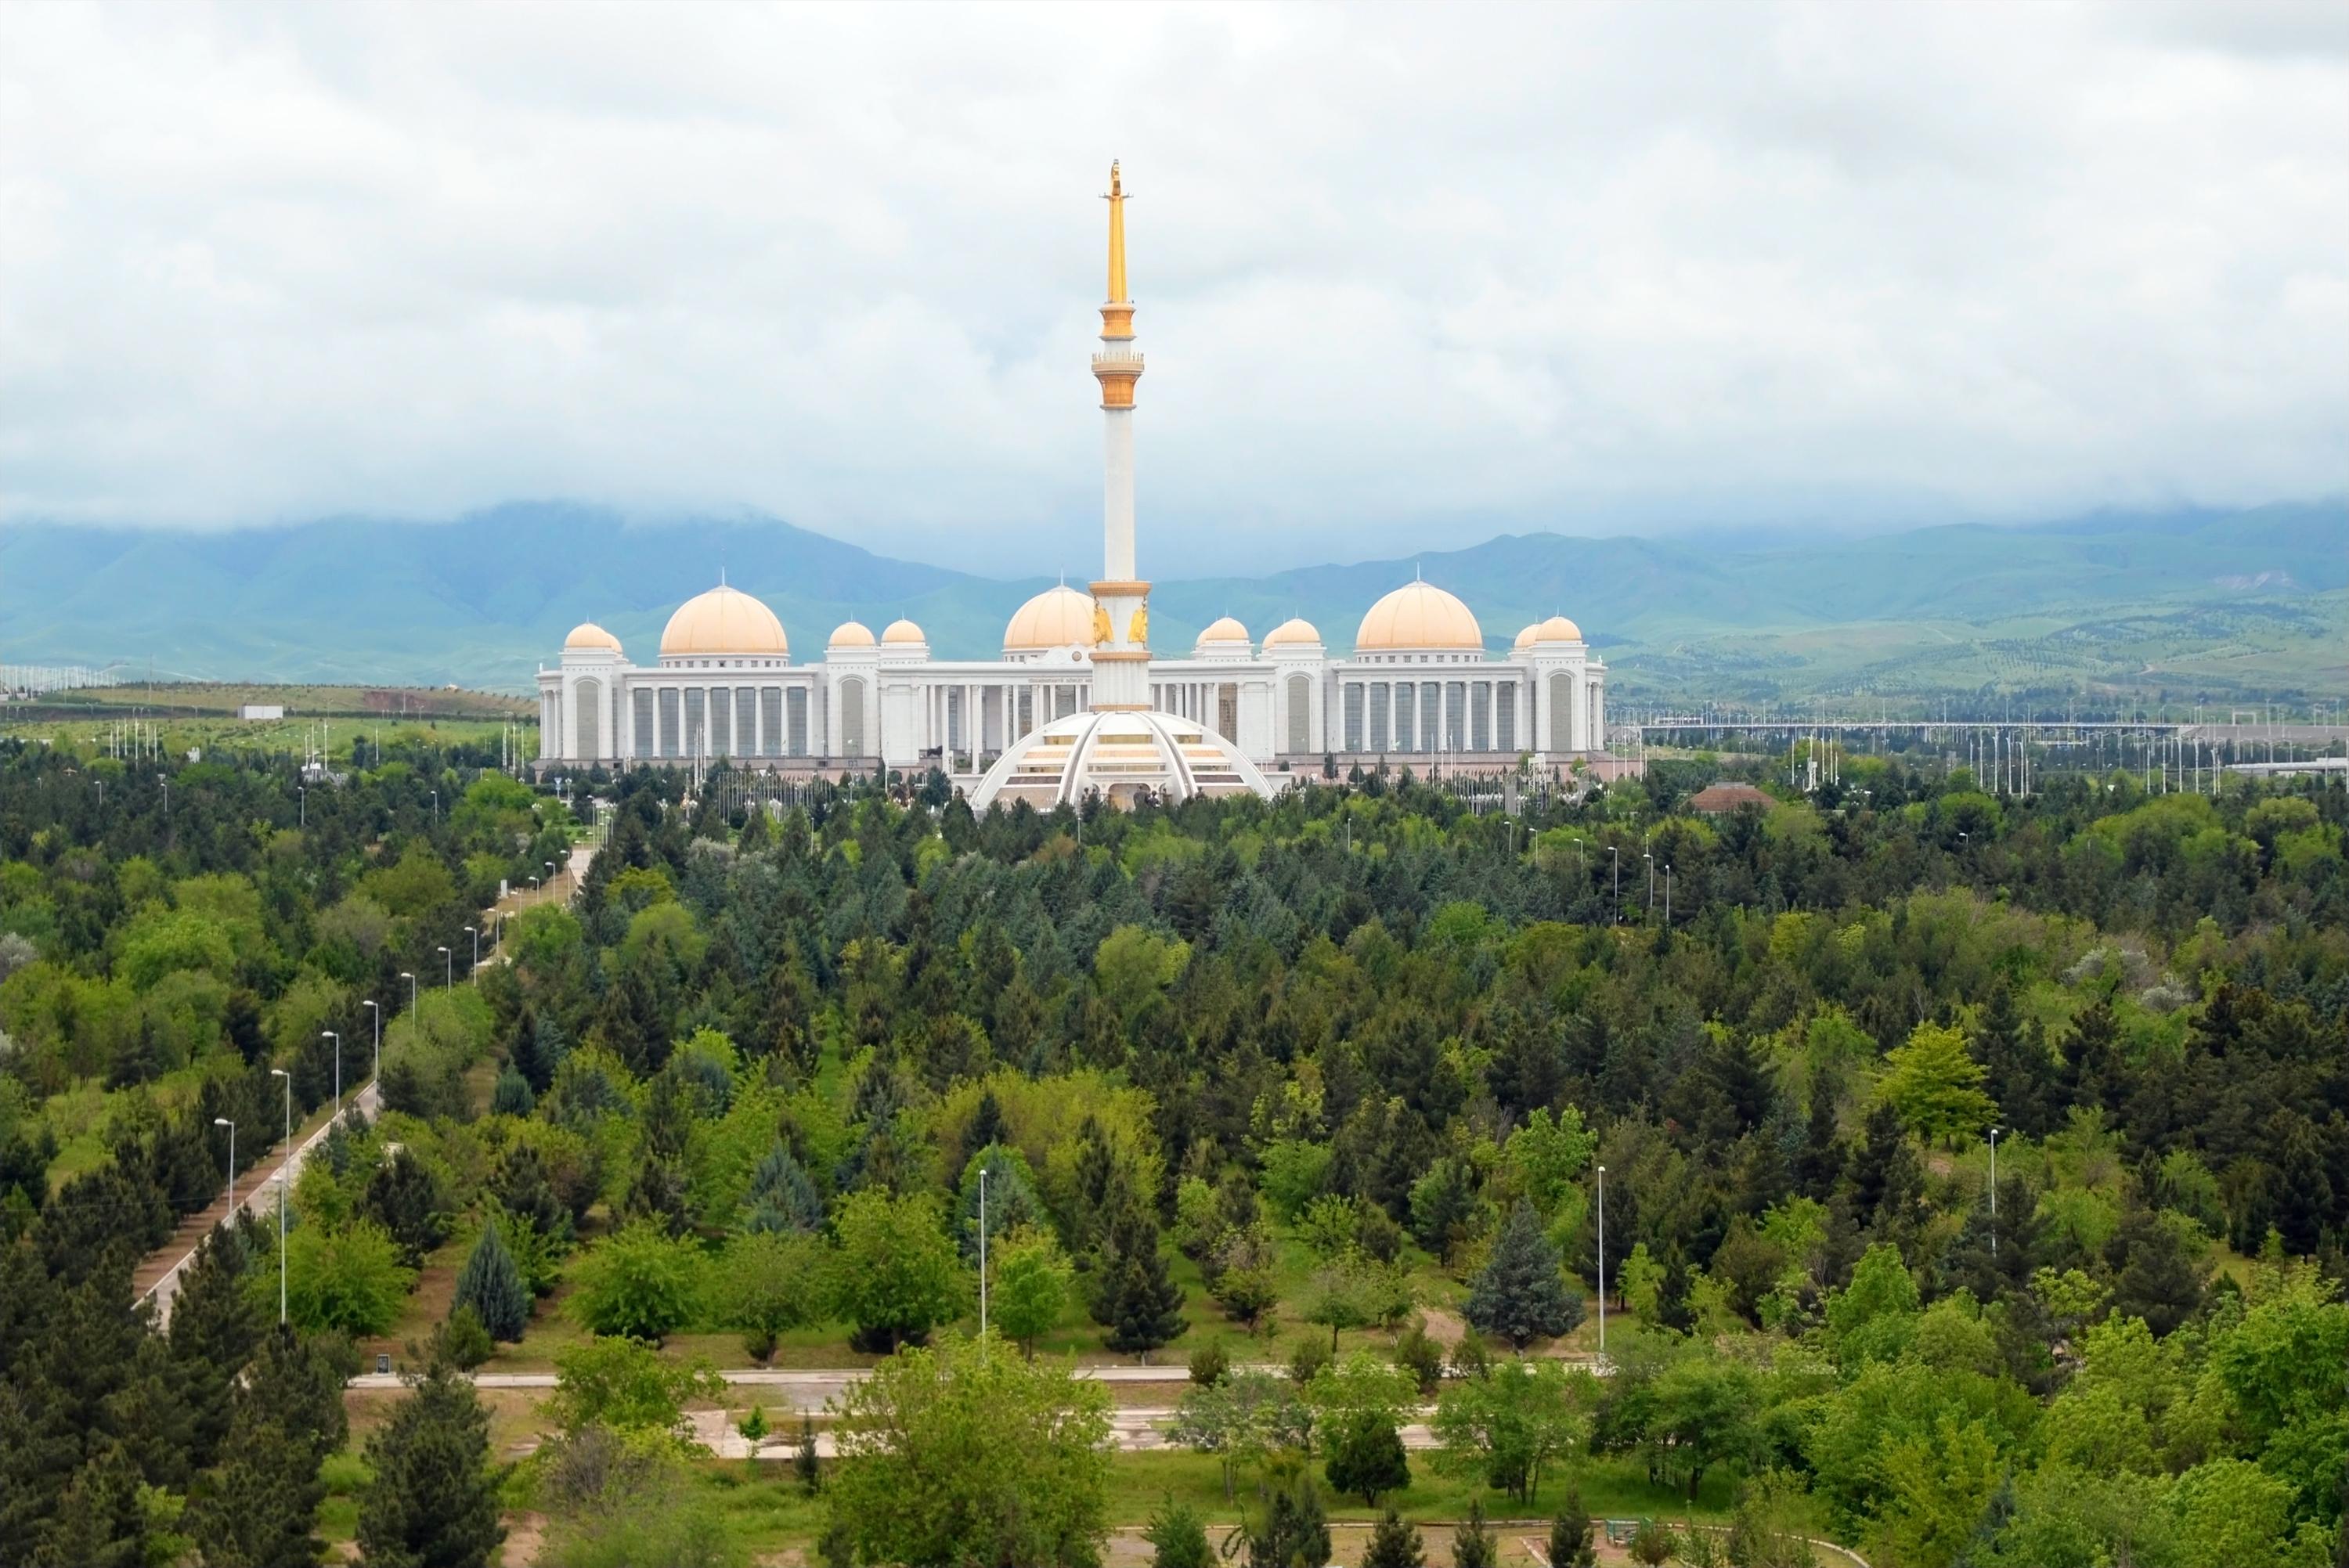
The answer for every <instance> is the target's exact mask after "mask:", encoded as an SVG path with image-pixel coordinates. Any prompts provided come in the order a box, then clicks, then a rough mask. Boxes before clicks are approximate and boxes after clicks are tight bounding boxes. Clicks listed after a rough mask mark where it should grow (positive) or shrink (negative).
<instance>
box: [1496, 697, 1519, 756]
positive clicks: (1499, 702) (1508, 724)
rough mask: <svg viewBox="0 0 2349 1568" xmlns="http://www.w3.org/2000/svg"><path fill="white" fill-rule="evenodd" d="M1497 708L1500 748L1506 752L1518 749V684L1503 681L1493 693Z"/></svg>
mask: <svg viewBox="0 0 2349 1568" xmlns="http://www.w3.org/2000/svg"><path fill="white" fill-rule="evenodd" d="M1493 696H1494V698H1495V707H1498V708H1499V710H1500V712H1499V716H1498V717H1497V718H1495V721H1494V722H1495V724H1496V725H1497V726H1498V727H1499V728H1500V732H1501V737H1500V747H1501V749H1502V750H1504V751H1515V750H1516V748H1517V683H1516V682H1515V681H1503V682H1502V683H1501V684H1500V686H1499V688H1498V689H1497V690H1495V692H1494V693H1493Z"/></svg>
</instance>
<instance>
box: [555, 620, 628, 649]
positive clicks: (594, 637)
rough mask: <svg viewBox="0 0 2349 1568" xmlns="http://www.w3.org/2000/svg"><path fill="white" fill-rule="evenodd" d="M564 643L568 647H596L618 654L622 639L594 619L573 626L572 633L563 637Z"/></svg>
mask: <svg viewBox="0 0 2349 1568" xmlns="http://www.w3.org/2000/svg"><path fill="white" fill-rule="evenodd" d="M563 645H564V647H566V648H596V649H601V650H603V651H605V652H607V653H614V654H616V653H618V652H619V651H620V639H619V638H617V637H616V636H614V635H612V634H611V633H609V632H607V631H605V630H604V628H603V627H601V626H599V625H597V624H595V622H593V621H582V622H580V623H579V624H577V625H575V626H574V627H572V628H571V634H570V635H569V636H567V637H565V638H564V639H563Z"/></svg>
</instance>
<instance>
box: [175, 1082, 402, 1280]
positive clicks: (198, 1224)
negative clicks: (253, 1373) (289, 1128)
mask: <svg viewBox="0 0 2349 1568" xmlns="http://www.w3.org/2000/svg"><path fill="white" fill-rule="evenodd" d="M377 1105H378V1096H377V1094H376V1087H375V1084H374V1082H373V1081H372V1080H370V1081H369V1082H368V1083H367V1084H366V1085H365V1086H364V1087H363V1088H360V1089H359V1090H358V1091H357V1093H355V1094H353V1095H351V1096H350V1097H349V1099H347V1100H345V1101H344V1104H343V1116H344V1118H345V1119H348V1118H349V1116H350V1114H351V1113H352V1112H353V1111H354V1110H357V1111H361V1112H364V1113H365V1114H366V1115H367V1116H369V1117H372V1116H374V1115H375V1113H376V1108H377ZM334 1120H335V1117H334V1113H333V1111H332V1109H327V1110H325V1111H320V1112H314V1113H313V1116H312V1119H311V1120H310V1121H307V1122H305V1123H304V1124H303V1127H302V1131H301V1132H300V1133H299V1134H298V1135H297V1136H299V1137H300V1138H301V1141H300V1143H298V1144H297V1145H295V1150H294V1152H293V1156H292V1158H291V1159H290V1160H289V1159H288V1158H287V1157H286V1154H285V1145H284V1144H283V1143H274V1144H272V1145H270V1150H271V1152H272V1154H273V1155H274V1159H270V1158H264V1159H262V1160H259V1161H254V1166H253V1169H252V1170H250V1171H245V1172H243V1174H242V1175H240V1176H238V1177H237V1179H236V1182H235V1191H236V1192H237V1194H238V1202H237V1207H238V1208H239V1209H251V1208H254V1204H255V1201H256V1200H258V1201H259V1202H261V1203H263V1204H266V1203H267V1202H270V1201H271V1198H272V1195H273V1194H274V1193H276V1192H278V1191H282V1186H283V1183H284V1182H286V1181H296V1180H298V1179H299V1178H300V1177H301V1174H302V1162H303V1161H305V1160H307V1159H308V1158H309V1157H310V1151H311V1150H314V1149H316V1147H317V1146H318V1145H319V1144H320V1143H322V1142H324V1141H325V1140H326V1132H327V1130H328V1129H329V1128H330V1127H331V1126H332V1124H333V1122H334ZM228 1195H229V1189H228V1188H227V1187H222V1189H221V1195H220V1196H219V1197H217V1198H215V1199H213V1200H212V1202H210V1203H207V1204H205V1205H204V1207H203V1208H202V1210H201V1211H199V1212H196V1213H193V1214H190V1215H188V1216H187V1217H186V1218H185V1219H182V1220H181V1222H180V1224H179V1228H178V1229H177V1230H175V1231H173V1232H172V1233H171V1240H170V1241H168V1242H166V1243H163V1245H162V1246H160V1248H158V1249H156V1250H155V1251H154V1252H152V1253H149V1254H148V1257H147V1261H146V1262H144V1263H142V1264H140V1265H139V1266H138V1268H136V1269H135V1270H133V1271H132V1272H131V1275H130V1288H131V1291H132V1292H133V1294H134V1298H135V1299H136V1300H139V1301H146V1300H148V1299H150V1297H151V1298H152V1299H153V1301H154V1303H155V1322H156V1325H157V1326H159V1327H162V1326H169V1325H170V1323H171V1298H172V1297H173V1296H175V1295H178V1294H179V1291H180V1274H181V1271H182V1270H184V1269H185V1268H186V1267H187V1266H188V1264H190V1263H191V1262H192V1261H193V1260H194V1258H195V1255H196V1248H197V1247H198V1246H199V1245H200V1244H201V1243H202V1241H203V1239H204V1238H205V1237H206V1236H209V1235H211V1234H212V1227H213V1226H215V1225H220V1224H224V1223H226V1222H227V1221H228V1217H229V1207H228ZM268 1212H275V1211H274V1210H270V1211H268Z"/></svg>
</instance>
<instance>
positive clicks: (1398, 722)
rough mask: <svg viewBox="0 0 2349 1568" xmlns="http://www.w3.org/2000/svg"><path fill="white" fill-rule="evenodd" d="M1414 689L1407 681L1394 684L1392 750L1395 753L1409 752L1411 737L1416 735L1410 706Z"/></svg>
mask: <svg viewBox="0 0 2349 1568" xmlns="http://www.w3.org/2000/svg"><path fill="white" fill-rule="evenodd" d="M1415 689H1416V688H1414V687H1413V685H1412V683H1411V682H1409V681H1397V682H1395V688H1394V690H1395V695H1394V717H1395V730H1394V748H1395V749H1396V750H1397V751H1409V750H1410V749H1411V748H1412V737H1413V735H1414V734H1415V733H1416V731H1415V730H1414V729H1413V727H1412V722H1411V721H1412V704H1413V701H1414V700H1415V698H1414V697H1413V692H1414V690H1415Z"/></svg>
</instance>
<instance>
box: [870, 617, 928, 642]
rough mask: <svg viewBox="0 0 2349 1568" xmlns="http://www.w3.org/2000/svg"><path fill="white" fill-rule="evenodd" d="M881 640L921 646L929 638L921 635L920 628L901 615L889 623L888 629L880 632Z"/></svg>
mask: <svg viewBox="0 0 2349 1568" xmlns="http://www.w3.org/2000/svg"><path fill="white" fill-rule="evenodd" d="M881 640H882V641H883V642H885V643H893V644H895V645H899V646H905V645H914V646H917V647H921V646H927V645H928V644H929V638H927V637H926V636H924V635H922V629H921V628H920V627H919V626H916V624H914V623H913V622H911V621H908V620H906V619H905V617H904V616H903V615H900V616H899V617H897V619H895V620H894V621H892V622H890V623H889V627H888V630H886V631H885V632H883V633H882V634H881Z"/></svg>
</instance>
